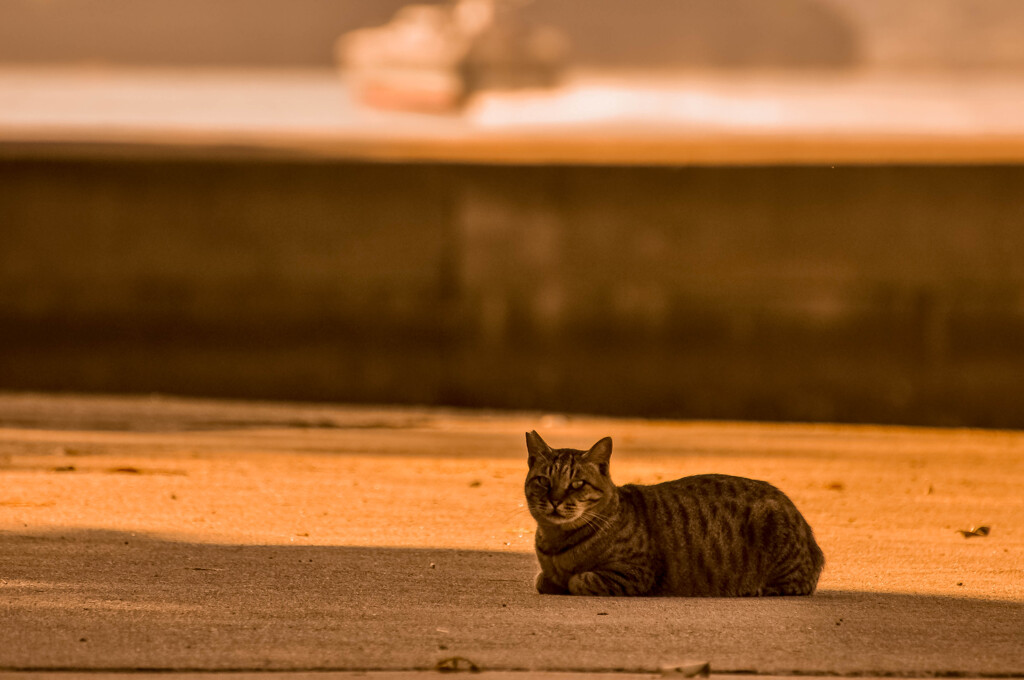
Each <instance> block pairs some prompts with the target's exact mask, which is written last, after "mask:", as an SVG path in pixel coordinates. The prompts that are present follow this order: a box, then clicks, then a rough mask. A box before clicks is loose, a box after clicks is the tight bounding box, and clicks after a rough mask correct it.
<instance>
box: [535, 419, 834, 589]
mask: <svg viewBox="0 0 1024 680" xmlns="http://www.w3.org/2000/svg"><path fill="white" fill-rule="evenodd" d="M526 442H527V450H528V452H529V465H530V471H529V473H528V474H527V477H526V499H527V503H528V506H529V509H530V514H532V515H533V517H534V519H536V520H537V534H536V544H535V547H536V551H537V559H538V561H539V562H540V566H541V572H540V573H539V574H538V575H537V581H536V586H537V590H538V592H541V593H545V594H573V595H675V596H703V597H735V596H760V595H810V594H811V593H813V592H814V589H815V587H816V586H817V583H818V576H819V575H820V574H821V570H822V567H823V566H824V564H825V558H824V555H823V554H822V552H821V549H820V548H819V547H818V544H817V543H816V542H815V540H814V533H813V532H812V531H811V527H810V526H809V525H808V524H807V521H806V520H805V519H804V518H803V516H802V515H801V514H800V512H799V511H798V510H797V509H796V506H794V505H793V502H792V501H790V500H789V498H787V497H786V495H785V494H783V493H782V492H781V491H779V490H778V489H776V488H775V487H774V486H772V485H771V484H768V483H767V482H759V481H756V480H753V479H746V478H743V477H730V476H728V475H696V476H693V477H684V478H682V479H677V480H675V481H671V482H664V483H662V484H655V485H652V486H642V485H636V484H627V485H625V486H621V487H620V486H615V484H614V483H613V482H612V479H611V476H610V475H609V467H608V464H609V458H610V456H611V452H612V440H611V439H610V438H608V437H606V438H604V439H602V440H601V441H599V442H597V443H596V444H595V445H594V446H593V447H592V448H591V449H590V450H589V451H578V450H575V449H552V448H550V447H549V446H548V445H547V444H546V443H544V440H543V439H541V438H540V435H538V434H537V433H536V432H530V433H529V434H527V435H526Z"/></svg>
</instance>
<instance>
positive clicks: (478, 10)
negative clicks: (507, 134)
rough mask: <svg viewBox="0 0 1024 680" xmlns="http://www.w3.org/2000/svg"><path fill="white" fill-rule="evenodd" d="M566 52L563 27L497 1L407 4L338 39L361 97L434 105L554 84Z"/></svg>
mask: <svg viewBox="0 0 1024 680" xmlns="http://www.w3.org/2000/svg"><path fill="white" fill-rule="evenodd" d="M567 52H568V49H567V41H566V39H565V38H564V36H563V35H562V34H561V33H560V32H559V31H558V30H556V29H554V28H552V27H550V26H541V25H535V24H530V23H527V22H525V21H523V20H522V19H521V18H520V17H519V16H518V13H517V12H516V10H515V8H514V7H513V6H510V5H506V4H502V3H500V2H498V1H497V0H456V1H455V2H452V3H448V4H441V5H407V6H405V7H403V8H402V9H401V10H399V11H398V12H397V13H396V14H395V16H394V18H393V19H392V20H391V21H390V22H389V23H387V24H385V25H383V26H379V27H373V28H363V29H359V30H356V31H352V32H350V33H347V34H345V35H343V36H342V37H341V38H339V39H338V42H337V44H336V57H337V60H338V63H339V66H340V68H341V69H342V71H343V73H344V75H345V78H346V80H347V82H348V83H349V86H350V88H351V91H352V92H353V95H354V98H355V99H356V100H357V101H359V102H361V103H363V104H366V105H368V106H371V107H376V108H388V109H407V110H415V111H428V112H448V111H453V110H457V109H459V108H460V107H461V106H462V105H463V104H464V103H465V102H466V101H467V100H468V99H469V98H470V97H471V96H472V95H473V94H474V93H475V92H478V91H480V90H509V89H522V88H546V87H552V86H554V85H556V84H558V82H559V81H560V78H561V75H562V73H563V71H564V69H565V64H566V55H567Z"/></svg>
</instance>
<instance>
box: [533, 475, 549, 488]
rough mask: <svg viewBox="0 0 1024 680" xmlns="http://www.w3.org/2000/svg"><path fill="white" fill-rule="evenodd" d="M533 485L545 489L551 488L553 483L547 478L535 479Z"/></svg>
mask: <svg viewBox="0 0 1024 680" xmlns="http://www.w3.org/2000/svg"><path fill="white" fill-rule="evenodd" d="M533 483H534V484H536V485H537V486H542V487H544V488H545V489H546V488H548V487H549V486H551V481H550V480H549V479H548V478H547V477H534V478H533Z"/></svg>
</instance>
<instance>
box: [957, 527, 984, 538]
mask: <svg viewBox="0 0 1024 680" xmlns="http://www.w3.org/2000/svg"><path fill="white" fill-rule="evenodd" d="M990 531H992V529H990V528H989V527H987V526H980V527H971V528H970V529H957V532H958V533H960V534H961V535H962V536H963V537H964V538H971V537H972V536H988V535H989V532H990Z"/></svg>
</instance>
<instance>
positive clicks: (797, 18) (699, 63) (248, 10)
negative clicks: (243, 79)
mask: <svg viewBox="0 0 1024 680" xmlns="http://www.w3.org/2000/svg"><path fill="white" fill-rule="evenodd" d="M403 4H406V3H405V2H403V1H402V0H372V1H370V0H177V1H175V2H170V1H169V0H45V2H44V1H41V0H4V1H3V2H0V63H2V62H19V63H24V62H51V63H52V62H78V63H80V62H88V63H99V64H104V63H114V64H159V65H233V66H314V67H326V66H330V65H331V63H332V57H331V55H332V52H331V45H332V43H333V41H334V39H335V38H337V37H338V36H339V35H340V34H341V33H343V32H345V31H348V30H351V29H353V28H357V27H361V26H370V25H377V24H381V23H383V22H385V21H386V20H387V19H388V18H389V17H390V16H391V15H392V14H393V13H394V11H395V10H396V9H397V8H398V7H400V6H401V5H403ZM518 4H522V5H524V6H523V10H522V12H523V14H524V15H525V16H527V17H530V18H533V19H537V20H541V21H545V22H548V23H551V24H554V25H556V26H559V27H560V28H562V29H563V30H564V31H565V32H566V33H567V34H568V35H569V36H570V38H571V39H572V41H573V44H574V48H575V52H574V53H575V58H576V63H577V64H578V65H581V66H613V67H615V66H621V67H677V68H705V67H711V68H749V67H755V68H756V67H807V68H822V67H824V68H853V67H868V68H891V69H922V68H924V69H932V68H943V69H946V68H949V69H965V68H966V69H972V68H985V69H1010V70H1019V69H1022V68H1024V40H1021V39H1020V36H1021V32H1022V30H1024V4H1022V3H1020V2H1018V1H1017V0H898V1H894V0H775V1H773V2H762V1H761V0H631V1H630V2H622V1H621V0H535V1H534V2H532V3H518Z"/></svg>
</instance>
